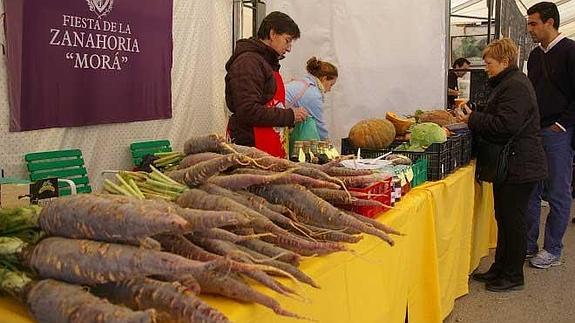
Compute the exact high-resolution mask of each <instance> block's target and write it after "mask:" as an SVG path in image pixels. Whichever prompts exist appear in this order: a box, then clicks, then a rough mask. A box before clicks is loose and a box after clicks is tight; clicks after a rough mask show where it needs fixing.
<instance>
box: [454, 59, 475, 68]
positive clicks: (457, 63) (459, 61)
mask: <svg viewBox="0 0 575 323" xmlns="http://www.w3.org/2000/svg"><path fill="white" fill-rule="evenodd" d="M463 64H467V65H471V62H470V61H469V60H467V58H465V57H460V58H458V59H456V60H455V62H453V65H452V67H453V68H460V67H462V66H463Z"/></svg>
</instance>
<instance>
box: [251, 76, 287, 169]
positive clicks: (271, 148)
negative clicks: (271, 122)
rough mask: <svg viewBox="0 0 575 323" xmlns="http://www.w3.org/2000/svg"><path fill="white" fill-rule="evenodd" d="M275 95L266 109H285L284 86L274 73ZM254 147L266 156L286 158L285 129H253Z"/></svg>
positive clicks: (280, 78) (279, 77)
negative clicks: (266, 154)
mask: <svg viewBox="0 0 575 323" xmlns="http://www.w3.org/2000/svg"><path fill="white" fill-rule="evenodd" d="M274 78H275V80H276V93H275V94H274V97H273V98H272V99H271V100H270V101H269V102H268V103H266V107H267V108H280V109H285V108H286V107H285V97H286V92H285V86H284V82H283V79H282V77H281V75H280V73H279V72H277V71H274ZM254 141H255V147H256V148H258V149H260V150H263V151H265V152H267V153H268V154H270V155H272V156H276V157H280V158H286V156H287V149H288V138H287V129H286V128H285V127H254Z"/></svg>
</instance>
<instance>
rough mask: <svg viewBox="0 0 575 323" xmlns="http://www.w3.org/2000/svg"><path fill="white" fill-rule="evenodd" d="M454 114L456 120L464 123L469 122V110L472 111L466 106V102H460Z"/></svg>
mask: <svg viewBox="0 0 575 323" xmlns="http://www.w3.org/2000/svg"><path fill="white" fill-rule="evenodd" d="M454 111H455V116H456V118H457V121H458V122H464V123H468V122H469V116H470V115H471V112H473V111H472V110H471V109H470V108H469V107H468V106H467V104H462V105H460V106H459V107H457V108H455V110H454Z"/></svg>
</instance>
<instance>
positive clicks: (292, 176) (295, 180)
mask: <svg viewBox="0 0 575 323" xmlns="http://www.w3.org/2000/svg"><path fill="white" fill-rule="evenodd" d="M288 171H291V172H293V173H287V174H285V176H281V177H279V176H278V177H276V178H274V179H272V180H270V182H269V183H272V184H300V185H303V186H305V187H323V188H332V189H338V188H339V187H340V186H339V185H337V184H335V183H333V182H328V181H325V180H320V179H316V178H313V177H309V176H304V175H300V174H297V172H298V169H291V170H288ZM234 173H235V174H253V175H271V174H277V173H274V172H271V171H265V170H260V169H251V168H240V169H236V170H235V171H234ZM269 183H263V184H269ZM254 185H258V184H254ZM260 185H261V184H260ZM220 186H222V185H220ZM224 187H228V186H224ZM246 187H247V186H246ZM240 188H245V187H240ZM230 189H232V190H235V189H234V188H230Z"/></svg>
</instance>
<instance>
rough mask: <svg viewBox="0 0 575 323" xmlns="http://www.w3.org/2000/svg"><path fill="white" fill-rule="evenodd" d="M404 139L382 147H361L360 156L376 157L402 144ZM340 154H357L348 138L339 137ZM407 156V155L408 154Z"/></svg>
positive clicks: (355, 148)
mask: <svg viewBox="0 0 575 323" xmlns="http://www.w3.org/2000/svg"><path fill="white" fill-rule="evenodd" d="M404 142H405V141H394V142H392V143H391V145H389V147H387V148H384V149H367V148H361V151H360V156H361V158H377V157H379V156H381V155H383V154H385V153H388V152H390V151H391V150H393V149H394V148H395V147H397V146H399V145H401V144H403V143H404ZM341 154H342V155H357V147H355V146H354V145H353V143H352V142H351V140H350V139H349V138H342V139H341ZM408 157H409V156H408Z"/></svg>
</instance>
